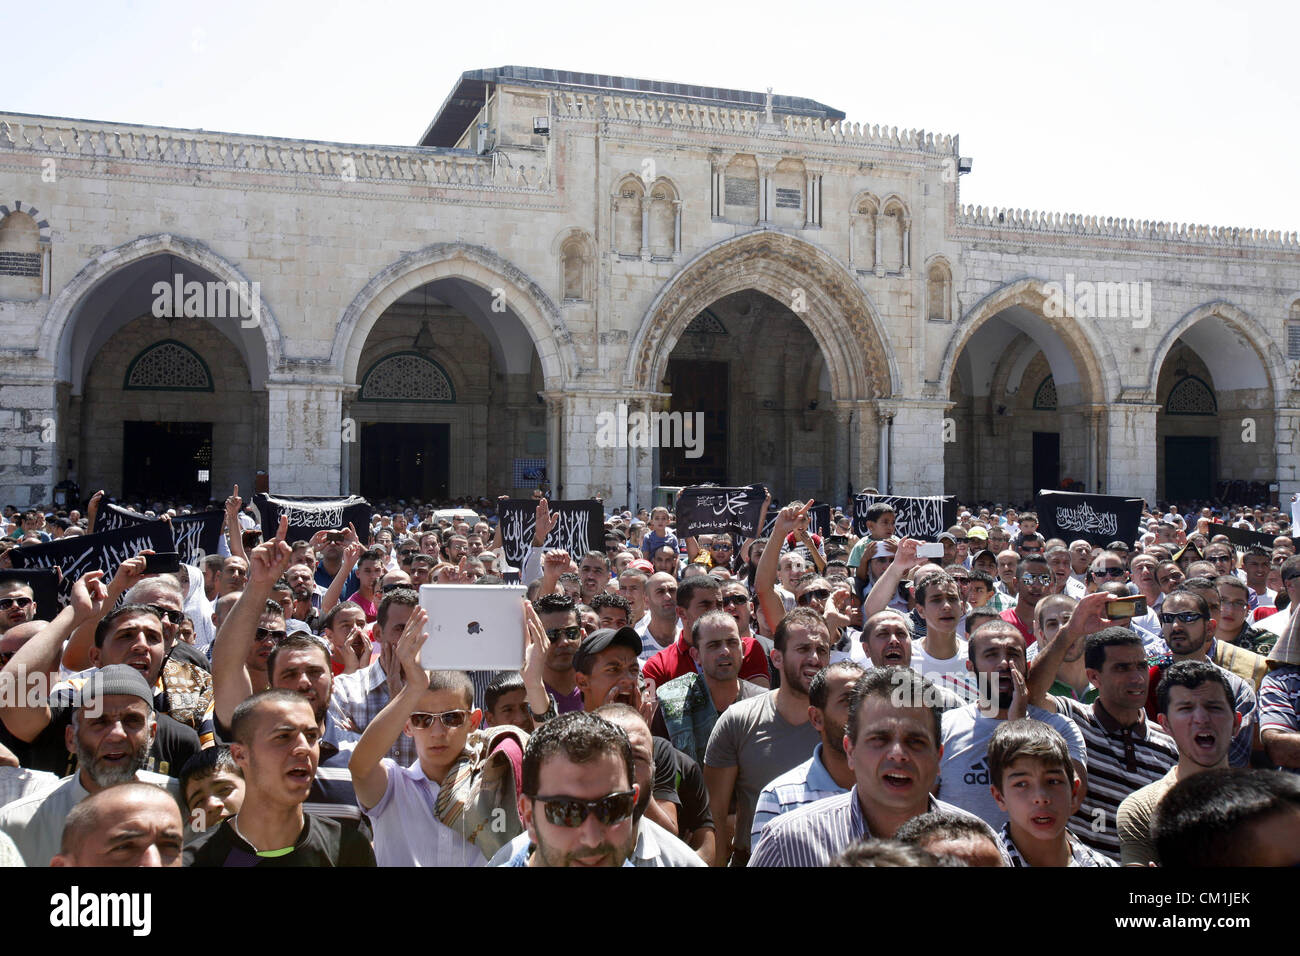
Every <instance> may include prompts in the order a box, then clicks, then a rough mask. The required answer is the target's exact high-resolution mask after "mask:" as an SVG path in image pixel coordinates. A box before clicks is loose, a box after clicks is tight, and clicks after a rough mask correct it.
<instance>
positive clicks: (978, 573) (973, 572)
mask: <svg viewBox="0 0 1300 956" xmlns="http://www.w3.org/2000/svg"><path fill="white" fill-rule="evenodd" d="M967 579H968V580H969V581H970V583H971V584H974V583H975V582H976V581H982V582H983V583H984V586H985V587H986V588H988V589H989V590H990V591H992V590H993V575H991V574H989V573H988V572H987V571H982V570H980V569H979V568H971V569H970V571H968V572H967Z"/></svg>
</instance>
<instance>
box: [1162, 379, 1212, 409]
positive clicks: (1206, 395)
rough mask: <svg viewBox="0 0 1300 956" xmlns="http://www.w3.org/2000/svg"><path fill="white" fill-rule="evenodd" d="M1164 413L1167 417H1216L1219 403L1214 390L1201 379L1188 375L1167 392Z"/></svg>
mask: <svg viewBox="0 0 1300 956" xmlns="http://www.w3.org/2000/svg"><path fill="white" fill-rule="evenodd" d="M1165 413H1166V414H1169V415H1217V414H1219V403H1218V400H1217V399H1215V397H1214V389H1212V388H1210V386H1209V385H1207V384H1206V383H1205V381H1204V380H1203V379H1200V378H1198V377H1196V376H1195V375H1188V376H1187V377H1186V378H1184V379H1181V380H1180V381H1179V382H1178V383H1177V384H1176V385H1175V386H1174V387H1173V388H1171V389H1170V390H1169V398H1168V399H1166V400H1165Z"/></svg>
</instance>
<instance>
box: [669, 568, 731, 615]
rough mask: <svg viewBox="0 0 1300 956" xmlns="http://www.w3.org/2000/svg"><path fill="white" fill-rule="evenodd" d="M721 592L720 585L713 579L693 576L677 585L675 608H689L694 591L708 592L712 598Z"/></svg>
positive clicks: (705, 576)
mask: <svg viewBox="0 0 1300 956" xmlns="http://www.w3.org/2000/svg"><path fill="white" fill-rule="evenodd" d="M721 590H722V585H721V584H720V583H719V581H718V579H717V578H715V577H710V576H709V575H707V574H706V575H693V576H691V577H689V578H687V579H686V580H684V581H682V582H681V583H680V584H679V585H677V606H678V607H690V606H691V601H692V600H694V598H695V592H696V591H708V592H709V593H710V594H712V595H713V596H714V597H717V595H718V592H719V591H721Z"/></svg>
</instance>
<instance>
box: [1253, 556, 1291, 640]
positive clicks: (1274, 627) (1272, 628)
mask: <svg viewBox="0 0 1300 956" xmlns="http://www.w3.org/2000/svg"><path fill="white" fill-rule="evenodd" d="M1280 573H1281V577H1282V587H1283V589H1285V591H1286V595H1287V600H1288V602H1289V603H1288V604H1287V606H1286V608H1284V609H1283V610H1281V611H1278V612H1277V613H1276V614H1270V615H1269V616H1268V617H1266V618H1264V620H1263V621H1261V622H1260V625H1259V626H1260V627H1261V628H1262V629H1263V630H1265V631H1268V632H1269V633H1270V634H1273V635H1274V636H1276V637H1281V636H1282V635H1283V634H1285V633H1286V632H1287V627H1288V626H1289V625H1290V623H1291V615H1292V611H1293V609H1294V608H1295V606H1296V602H1297V601H1300V556H1297V557H1290V558H1287V559H1286V560H1285V561H1283V562H1282V567H1281V569H1280ZM1246 583H1247V584H1250V579H1249V577H1247V579H1246ZM1256 593H1257V594H1258V593H1260V592H1258V591H1256Z"/></svg>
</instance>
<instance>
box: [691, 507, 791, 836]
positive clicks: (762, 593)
mask: <svg viewBox="0 0 1300 956" xmlns="http://www.w3.org/2000/svg"><path fill="white" fill-rule="evenodd" d="M812 506H813V501H812V499H811V498H810V499H808V503H807V504H804V505H786V506H785V507H784V508H782V509H781V510H780V512H778V514H777V516H776V524H774V525H773V526H772V535H771V537H769V538H768V539H767V547H765V548H764V549H763V557H762V559H761V560H760V561H759V562H758V569H757V570H756V571H755V572H754V591H755V593H756V594H757V595H758V608H759V612H760V613H761V614H762V615H763V617H764V619H765V620H766V621H767V626H768V628H769V629H770V630H772V631H774V630H776V626H777V625H778V624H780V623H781V618H783V617H785V604H783V603H782V601H781V598H780V597H779V596H778V595H777V593H776V567H777V564H778V563H779V562H780V560H781V542H783V541H784V540H785V537H786V535H788V534H789V533H790V530H791V529H792V528H793V527H794V526H795V522H796V521H798V519H799V516H800V515H805V514H807V513H808V509H809V508H811V507H812ZM712 805H713V804H712V803H710V806H712ZM719 843H721V841H719Z"/></svg>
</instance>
